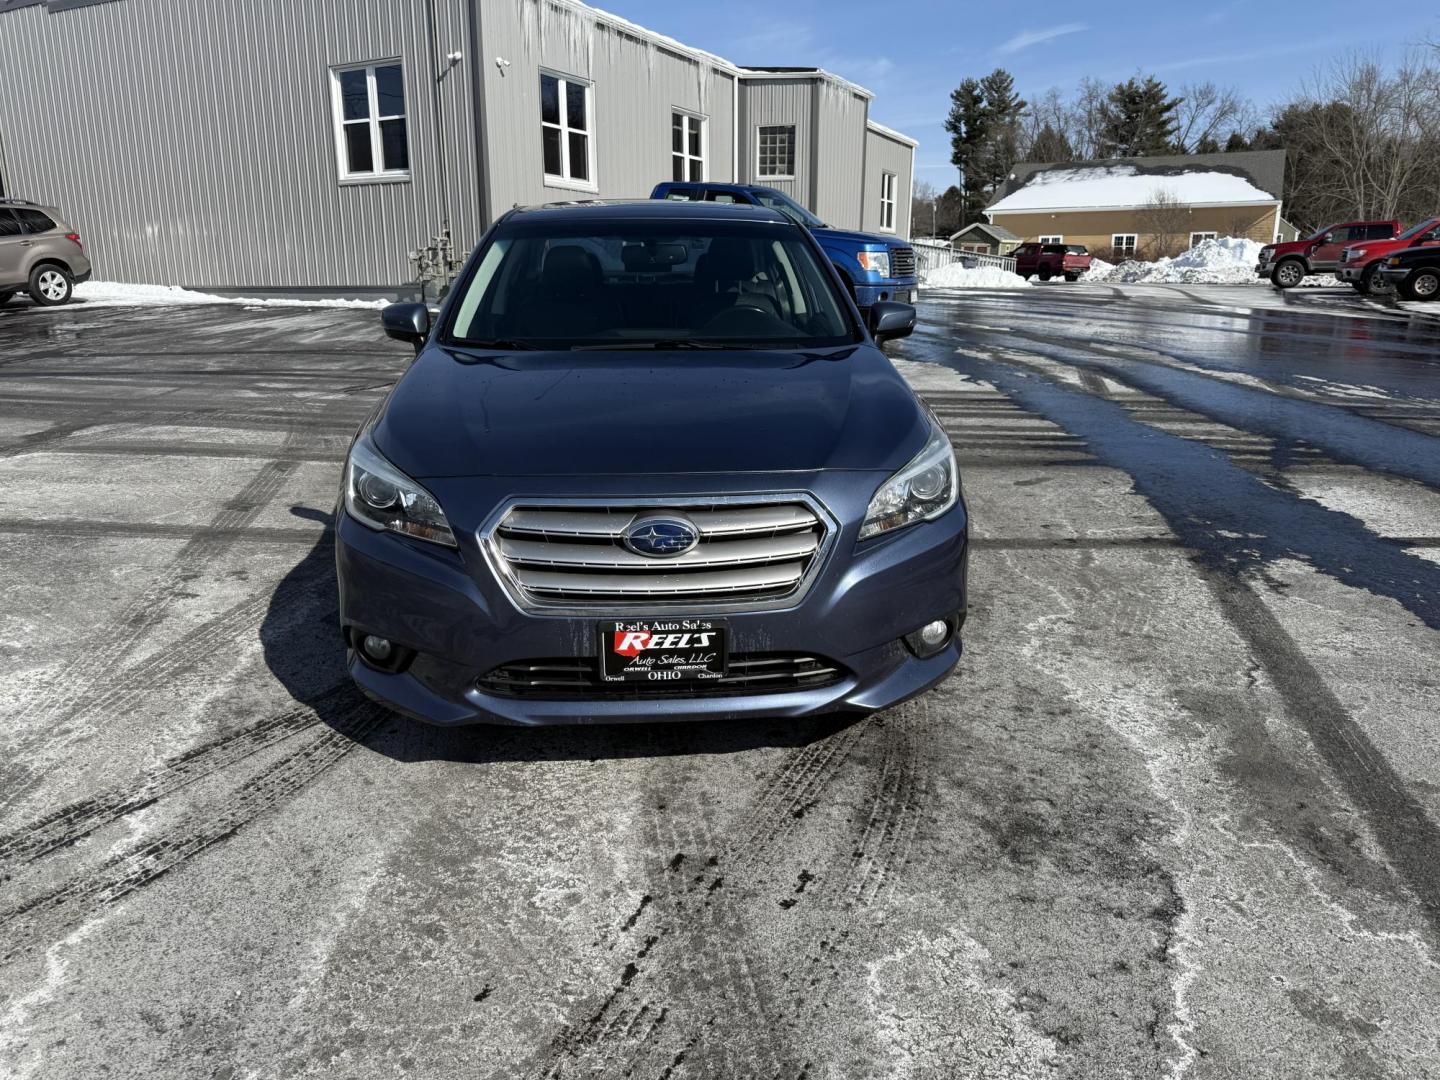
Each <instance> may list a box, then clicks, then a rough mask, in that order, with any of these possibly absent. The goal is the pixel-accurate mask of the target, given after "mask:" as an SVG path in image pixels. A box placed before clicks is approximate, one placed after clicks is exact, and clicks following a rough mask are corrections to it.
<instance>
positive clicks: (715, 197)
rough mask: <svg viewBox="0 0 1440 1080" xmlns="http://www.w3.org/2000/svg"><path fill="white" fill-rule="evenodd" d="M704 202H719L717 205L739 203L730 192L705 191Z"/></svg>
mask: <svg viewBox="0 0 1440 1080" xmlns="http://www.w3.org/2000/svg"><path fill="white" fill-rule="evenodd" d="M705 201H706V202H719V203H733V202H739V201H740V200H739V199H737V198H735V196H734V195H732V194H730V192H728V191H707V192H706V193H705Z"/></svg>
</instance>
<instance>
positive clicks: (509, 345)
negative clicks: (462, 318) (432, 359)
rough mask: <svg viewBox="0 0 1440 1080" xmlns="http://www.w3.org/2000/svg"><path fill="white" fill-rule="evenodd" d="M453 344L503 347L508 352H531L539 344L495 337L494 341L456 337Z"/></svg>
mask: <svg viewBox="0 0 1440 1080" xmlns="http://www.w3.org/2000/svg"><path fill="white" fill-rule="evenodd" d="M455 344H456V345H459V346H460V347H461V348H464V349H505V350H507V351H509V352H533V351H535V350H537V349H539V348H540V346H539V345H532V344H530V342H528V341H511V340H510V339H509V338H496V339H495V340H494V341H471V340H468V339H466V338H457V339H456V340H455Z"/></svg>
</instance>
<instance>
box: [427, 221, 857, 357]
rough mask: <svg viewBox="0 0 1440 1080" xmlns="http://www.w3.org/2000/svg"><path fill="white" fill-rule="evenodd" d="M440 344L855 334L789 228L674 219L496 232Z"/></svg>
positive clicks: (715, 341) (799, 343) (733, 343)
mask: <svg viewBox="0 0 1440 1080" xmlns="http://www.w3.org/2000/svg"><path fill="white" fill-rule="evenodd" d="M460 288H461V290H462V291H461V293H460V295H459V296H458V297H457V301H456V303H455V305H454V307H453V309H452V310H453V311H454V315H453V316H452V320H451V327H450V332H449V335H448V339H449V340H450V341H451V342H452V343H455V344H462V345H464V344H470V345H476V346H480V347H491V348H504V349H576V348H587V347H588V348H617V349H618V348H646V347H648V348H657V349H685V348H732V349H744V348H757V349H758V348H784V349H813V348H826V347H832V346H839V345H848V344H853V343H854V342H856V341H859V340H863V338H862V336H861V334H860V332H859V330H858V328H857V327H856V326H855V324H854V322H853V321H852V319H851V317H850V315H849V313H848V311H847V309H846V308H845V306H844V304H843V301H842V299H841V297H840V295H839V293H838V291H837V290H836V288H835V286H834V284H833V283H832V282H831V280H830V277H829V276H828V274H827V273H826V271H825V269H824V268H823V267H822V265H821V264H820V262H819V260H817V259H816V258H815V256H814V255H813V254H812V253H811V250H810V246H809V244H808V243H807V242H806V237H805V236H804V235H803V234H802V233H800V232H799V231H798V230H796V229H795V228H793V227H791V226H789V225H780V224H771V223H766V222H726V221H709V220H706V221H686V222H638V223H637V222H615V221H606V220H604V218H602V217H599V216H597V217H596V219H595V221H594V223H593V224H591V223H589V222H586V223H584V224H578V223H576V222H574V220H573V219H572V220H570V221H567V222H564V223H561V224H558V225H549V224H546V223H531V222H525V223H523V224H517V225H516V226H515V227H513V228H511V229H504V230H502V231H501V232H500V233H499V234H498V235H497V236H495V237H494V238H493V239H492V240H491V242H490V243H489V244H488V245H487V246H486V247H485V249H484V251H483V252H482V253H481V255H480V257H479V259H478V261H477V263H476V264H475V269H474V271H473V272H472V273H471V275H470V277H469V278H468V279H467V280H466V281H465V282H464V283H463V284H462V285H461V287H460Z"/></svg>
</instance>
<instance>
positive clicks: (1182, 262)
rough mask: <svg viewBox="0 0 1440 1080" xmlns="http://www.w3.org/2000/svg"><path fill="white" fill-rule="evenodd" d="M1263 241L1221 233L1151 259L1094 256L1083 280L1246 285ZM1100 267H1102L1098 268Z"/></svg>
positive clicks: (1252, 276)
mask: <svg viewBox="0 0 1440 1080" xmlns="http://www.w3.org/2000/svg"><path fill="white" fill-rule="evenodd" d="M1262 246H1263V245H1261V244H1259V243H1256V242H1255V241H1254V240H1247V239H1245V238H1244V237H1235V236H1222V237H1220V239H1218V240H1202V241H1201V242H1200V243H1198V244H1196V245H1195V246H1194V247H1193V248H1191V249H1190V250H1189V251H1187V252H1185V253H1184V254H1183V255H1176V256H1175V257H1174V258H1173V259H1157V260H1156V261H1155V262H1153V263H1147V262H1136V261H1134V260H1130V261H1127V262H1123V263H1121V264H1120V265H1119V266H1111V265H1110V264H1109V263H1105V262H1102V261H1101V260H1099V259H1095V260H1093V261H1092V262H1091V264H1090V272H1089V273H1088V274H1086V275H1085V277H1084V279H1083V280H1085V281H1110V282H1122V283H1125V284H1141V285H1249V284H1254V283H1256V282H1259V281H1260V280H1261V279H1260V278H1258V277H1256V276H1255V264H1256V263H1257V262H1259V260H1260V248H1261V247H1262ZM1102 267H1103V269H1102Z"/></svg>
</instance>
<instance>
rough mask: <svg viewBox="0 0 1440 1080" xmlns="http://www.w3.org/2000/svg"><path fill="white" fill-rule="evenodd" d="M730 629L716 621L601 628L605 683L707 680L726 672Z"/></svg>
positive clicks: (625, 622)
mask: <svg viewBox="0 0 1440 1080" xmlns="http://www.w3.org/2000/svg"><path fill="white" fill-rule="evenodd" d="M728 637H729V628H728V627H726V625H725V623H724V622H723V621H722V620H720V619H614V620H611V621H609V622H603V623H601V624H600V627H599V638H600V677H601V678H602V679H604V680H605V681H606V682H637V683H639V682H643V683H665V682H705V681H707V680H709V679H718V678H720V677H721V676H723V675H724V674H725V662H726V657H727V649H728V646H729V641H728V640H727V639H728Z"/></svg>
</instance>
